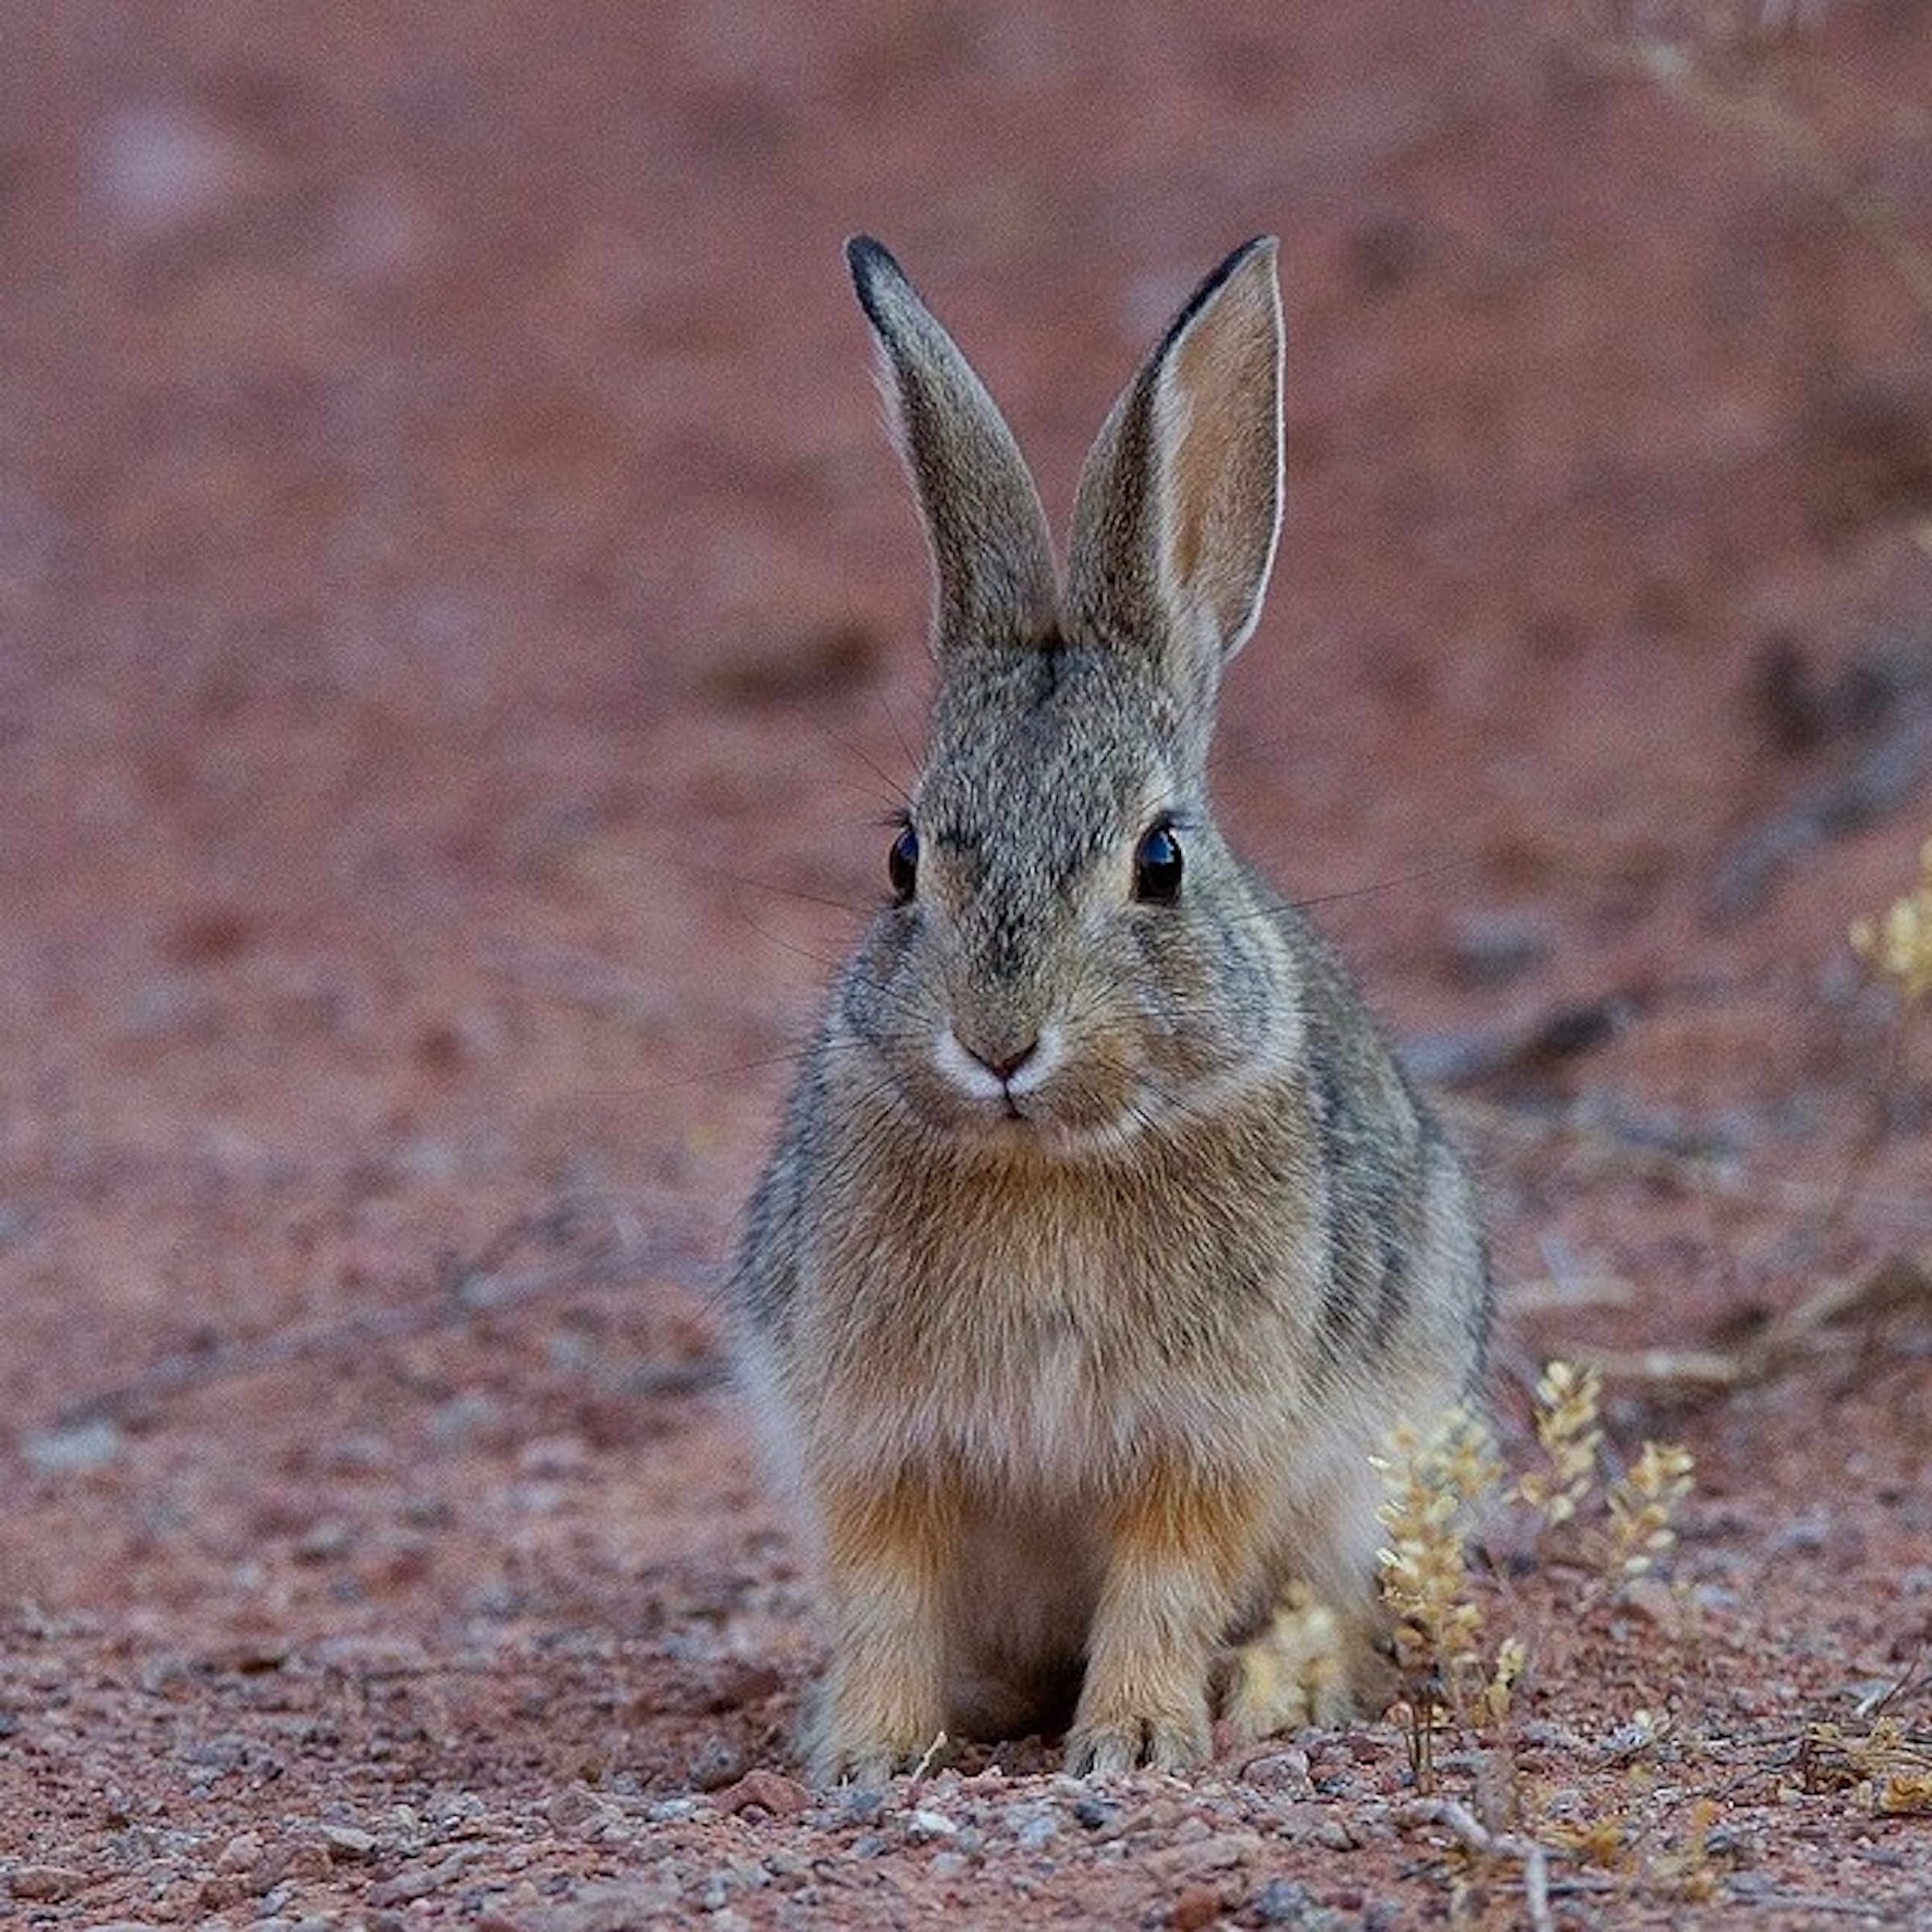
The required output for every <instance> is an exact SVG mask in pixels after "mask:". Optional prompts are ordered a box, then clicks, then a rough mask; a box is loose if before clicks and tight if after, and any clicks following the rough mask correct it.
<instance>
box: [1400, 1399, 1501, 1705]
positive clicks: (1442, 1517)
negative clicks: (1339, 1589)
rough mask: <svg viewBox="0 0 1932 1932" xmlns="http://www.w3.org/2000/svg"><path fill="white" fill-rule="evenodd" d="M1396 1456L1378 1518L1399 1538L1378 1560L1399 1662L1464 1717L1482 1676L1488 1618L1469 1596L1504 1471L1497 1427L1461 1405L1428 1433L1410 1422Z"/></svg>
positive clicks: (1402, 1431)
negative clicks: (1476, 1546)
mask: <svg viewBox="0 0 1932 1932" xmlns="http://www.w3.org/2000/svg"><path fill="white" fill-rule="evenodd" d="M1390 1449H1391V1454H1390V1455H1389V1456H1388V1457H1387V1458H1385V1459H1380V1460H1378V1462H1377V1468H1379V1469H1380V1470H1381V1474H1382V1480H1383V1483H1384V1484H1385V1488H1386V1489H1387V1495H1386V1496H1385V1499H1384V1501H1383V1502H1382V1505H1381V1508H1380V1509H1379V1510H1377V1515H1378V1516H1379V1517H1381V1521H1382V1525H1383V1527H1384V1528H1385V1529H1386V1530H1388V1531H1389V1542H1388V1543H1387V1544H1386V1546H1385V1547H1384V1548H1383V1549H1382V1550H1381V1551H1379V1552H1378V1555H1379V1557H1380V1560H1381V1587H1382V1596H1383V1598H1384V1600H1385V1601H1386V1602H1387V1604H1389V1608H1390V1609H1392V1610H1393V1612H1395V1616H1396V1649H1397V1658H1398V1661H1399V1662H1401V1663H1402V1668H1403V1672H1404V1674H1405V1675H1410V1674H1415V1673H1419V1674H1424V1675H1426V1674H1431V1673H1433V1674H1435V1676H1436V1677H1438V1678H1440V1680H1441V1682H1442V1684H1443V1689H1444V1690H1445V1691H1447V1693H1448V1695H1450V1697H1451V1699H1452V1701H1453V1702H1454V1703H1455V1705H1456V1707H1457V1709H1458V1711H1462V1710H1463V1709H1464V1708H1466V1704H1467V1699H1466V1697H1465V1696H1464V1695H1463V1694H1464V1693H1465V1692H1466V1691H1468V1688H1469V1686H1471V1685H1472V1682H1474V1681H1475V1678H1476V1674H1477V1671H1478V1670H1479V1669H1480V1639H1481V1631H1482V1621H1483V1612H1482V1608H1481V1606H1480V1604H1477V1603H1476V1601H1475V1600H1474V1599H1473V1597H1472V1596H1471V1594H1470V1590H1469V1560H1468V1542H1469V1534H1470V1530H1471V1529H1472V1526H1473V1519H1474V1515H1475V1512H1476V1506H1477V1505H1479V1504H1480V1502H1481V1501H1483V1499H1484V1497H1486V1496H1488V1495H1489V1494H1491V1493H1492V1492H1493V1491H1494V1489H1495V1488H1496V1485H1497V1484H1498V1483H1499V1482H1500V1481H1501V1476H1502V1465H1501V1463H1499V1462H1498V1461H1497V1459H1496V1451H1495V1448H1494V1447H1493V1446H1492V1443H1491V1441H1490V1439H1489V1432H1488V1429H1487V1428H1486V1427H1484V1425H1483V1423H1482V1422H1480V1421H1479V1420H1478V1419H1477V1418H1476V1417H1475V1416H1474V1415H1472V1414H1471V1413H1470V1412H1469V1411H1468V1410H1467V1409H1464V1408H1462V1407H1460V1406H1458V1407H1456V1408H1453V1409H1451V1410H1447V1411H1446V1412H1445V1414H1443V1417H1442V1418H1441V1419H1440V1420H1439V1422H1438V1423H1437V1424H1436V1426H1435V1428H1434V1429H1433V1430H1431V1431H1430V1433H1429V1434H1428V1435H1423V1434H1422V1433H1421V1432H1420V1431H1419V1430H1417V1429H1415V1428H1414V1427H1413V1426H1411V1425H1410V1424H1408V1423H1406V1422H1405V1423H1404V1424H1402V1426H1401V1427H1399V1428H1398V1429H1397V1430H1396V1431H1395V1433H1394V1435H1393V1437H1392V1439H1391V1442H1390Z"/></svg>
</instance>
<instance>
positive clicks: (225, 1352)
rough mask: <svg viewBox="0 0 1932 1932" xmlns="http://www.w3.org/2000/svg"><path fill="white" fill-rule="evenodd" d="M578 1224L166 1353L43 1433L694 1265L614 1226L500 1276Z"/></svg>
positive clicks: (710, 1364) (578, 1213)
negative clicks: (370, 1306) (412, 1283)
mask: <svg viewBox="0 0 1932 1932" xmlns="http://www.w3.org/2000/svg"><path fill="white" fill-rule="evenodd" d="M582 1218H583V1210H582V1207H581V1205H580V1204H578V1203H555V1204H554V1205H552V1206H551V1207H550V1208H547V1209H544V1210H543V1211H542V1212H539V1213H536V1214H531V1215H523V1216H518V1218H517V1219H516V1220H513V1221H510V1222H509V1223H507V1224H506V1225H505V1226H504V1227H503V1228H500V1229H499V1230H498V1231H497V1233H495V1234H494V1235H493V1236H491V1237H490V1238H489V1241H486V1242H485V1243H484V1245H483V1246H482V1247H481V1249H479V1250H478V1251H477V1253H475V1254H474V1255H473V1256H471V1257H468V1258H467V1259H465V1258H464V1257H457V1256H448V1257H444V1259H443V1261H441V1262H440V1265H438V1267H437V1269H436V1277H437V1280H436V1293H435V1294H432V1295H431V1296H429V1297H427V1298H424V1299H422V1300H419V1301H414V1302H406V1303H404V1304H403V1305H402V1306H400V1307H383V1308H378V1309H376V1310H374V1311H370V1312H368V1313H365V1314H358V1315H352V1316H350V1317H349V1318H348V1319H345V1320H341V1321H325V1322H316V1323H308V1324H307V1325H305V1326H302V1327H291V1328H284V1329H279V1330H275V1331H272V1332H271V1333H269V1334H267V1335H256V1336H252V1337H250V1338H249V1339H248V1340H242V1341H232V1342H224V1343H221V1344H217V1346H215V1347H213V1348H198V1349H196V1350H193V1351H192V1352H178V1353H175V1354H172V1355H167V1356H163V1357H162V1358H161V1359H160V1360H159V1361H155V1362H153V1363H151V1364H149V1365H148V1366H147V1368H145V1369H142V1370H141V1371H140V1373H138V1374H136V1375H134V1376H130V1377H129V1378H128V1379H127V1380H126V1381H124V1382H119V1383H117V1384H115V1385H113V1386H111V1387H109V1388H107V1389H99V1390H97V1391H96V1392H95V1393H93V1394H92V1395H89V1396H85V1397H82V1398H81V1400H80V1401H78V1402H71V1403H69V1404H68V1405H67V1406H65V1407H64V1408H63V1409H61V1410H58V1411H57V1412H56V1414H54V1415H53V1416H52V1418H50V1420H49V1421H48V1422H47V1423H46V1424H45V1425H44V1427H45V1429H46V1430H47V1431H48V1432H50V1433H59V1432H63V1431H66V1430H73V1429H78V1428H81V1427H84V1426H85V1425H87V1424H88V1423H89V1422H100V1421H104V1420H115V1419H118V1418H122V1417H125V1416H126V1415H128V1414H131V1413H138V1411H140V1410H144V1409H146V1408H147V1407H149V1406H151V1405H152V1404H154V1403H155V1402H164V1401H167V1400H168V1399H169V1398H171V1397H175V1396H179V1395H183V1394H185V1393H188V1391H190V1390H192V1389H203V1388H206V1387H208V1386H209V1385H211V1384H213V1383H217V1382H222V1381H233V1380H235V1379H236V1378H237V1377H242V1376H250V1375H263V1374H266V1373H270V1371H272V1370H275V1369H284V1368H287V1367H288V1366H290V1365H291V1364H294V1363H296V1362H301V1361H308V1360H312V1359H313V1358H315V1357H316V1356H327V1355H338V1354H344V1353H349V1352H355V1353H368V1352H372V1351H373V1350H375V1349H377V1348H379V1347H380V1346H382V1345H383V1344H391V1343H394V1342H398V1341H402V1340H407V1339H409V1338H411V1337H412V1336H415V1335H427V1334H429V1333H431V1331H435V1330H436V1329H439V1328H446V1327H456V1326H458V1325H460V1324H462V1323H469V1322H474V1321H477V1320H480V1319H483V1318H485V1317H486V1316H489V1315H500V1314H503V1313H506V1312H510V1311H514V1310H518V1309H522V1308H526V1307H530V1305H531V1304H532V1303H534V1302H540V1301H544V1300H547V1299H549V1298H551V1297H553V1296H556V1295H559V1294H573V1293H581V1292H583V1291H584V1290H588V1289H599V1288H607V1287H613V1286H629V1285H630V1284H632V1283H634V1282H638V1281H640V1280H642V1279H644V1278H646V1277H648V1276H650V1275H652V1274H663V1273H666V1272H667V1271H673V1270H675V1271H677V1272H680V1273H688V1272H689V1271H691V1269H693V1268H694V1267H695V1266H696V1265H697V1262H696V1253H695V1245H694V1244H692V1243H691V1242H689V1241H687V1240H685V1239H683V1238H679V1236H675V1235H674V1234H672V1233H671V1232H660V1233H658V1234H656V1235H654V1236H651V1237H649V1238H646V1237H642V1236H640V1235H639V1234H638V1232H637V1231H636V1230H635V1229H634V1228H630V1227H629V1226H627V1225H624V1224H610V1225H608V1226H605V1227H604V1228H601V1229H599V1230H597V1232H594V1233H593V1234H592V1236H590V1238H589V1239H588V1241H585V1242H584V1243H583V1245H580V1247H579V1249H578V1251H577V1252H576V1253H573V1254H571V1255H570V1256H568V1257H567V1258H565V1259H564V1260H562V1261H556V1262H554V1263H552V1264H551V1265H549V1266H547V1267H539V1268H535V1269H530V1270H528V1271H527V1272H526V1273H522V1274H506V1273H504V1272H503V1269H504V1267H505V1265H506V1263H507V1262H508V1261H510V1259H512V1258H513V1257H514V1256H515V1255H516V1254H517V1253H518V1252H519V1251H520V1250H521V1249H525V1248H527V1247H531V1246H541V1247H547V1248H555V1247H557V1246H559V1245H563V1244H564V1243H566V1242H569V1241H573V1240H580V1239H581V1236H580V1221H581V1220H582ZM723 1374H724V1369H723V1364H722V1363H721V1362H720V1360H718V1359H717V1358H716V1357H712V1356H706V1357H703V1358H700V1360H696V1361H693V1362H687V1363H679V1364H675V1365H672V1366H667V1367H666V1368H665V1369H663V1371H662V1372H661V1374H660V1375H659V1376H655V1377H652V1378H651V1379H650V1388H651V1389H653V1390H654V1391H658V1390H661V1391H663V1392H666V1393H672V1392H675V1393H682V1392H683V1391H685V1390H688V1389H701V1388H704V1387H708V1386H709V1385H712V1384H713V1383H715V1382H716V1381H720V1380H721V1379H722V1377H723Z"/></svg>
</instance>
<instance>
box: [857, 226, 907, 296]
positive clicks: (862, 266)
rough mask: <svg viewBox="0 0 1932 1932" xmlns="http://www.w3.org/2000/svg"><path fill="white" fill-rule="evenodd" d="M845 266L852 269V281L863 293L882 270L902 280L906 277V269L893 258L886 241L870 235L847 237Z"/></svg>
mask: <svg viewBox="0 0 1932 1932" xmlns="http://www.w3.org/2000/svg"><path fill="white" fill-rule="evenodd" d="M845 266H846V267H847V268H848V269H849V270H851V271H852V281H853V283H855V284H856V285H857V287H858V290H859V292H860V294H861V295H863V294H864V293H865V290H866V288H867V287H869V285H870V284H871V283H873V281H874V280H876V279H877V277H878V275H880V273H881V271H883V272H885V273H886V274H889V275H897V276H898V279H900V280H901V281H904V280H905V279H906V277H905V271H904V270H902V269H901V267H900V266H899V265H898V262H895V261H894V260H893V258H892V256H891V254H890V251H889V250H887V249H886V246H885V245H884V243H882V242H875V241H874V240H873V238H872V237H871V236H870V235H864V234H860V235H851V236H848V237H847V238H846V242H845Z"/></svg>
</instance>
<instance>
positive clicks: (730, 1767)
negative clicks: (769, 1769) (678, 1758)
mask: <svg viewBox="0 0 1932 1932" xmlns="http://www.w3.org/2000/svg"><path fill="white" fill-rule="evenodd" d="M744 1776H745V1753H744V1752H742V1751H741V1750H740V1749H739V1748H737V1746H736V1745H734V1744H730V1743H728V1742H727V1741H726V1740H725V1739H724V1738H722V1737H708V1738H706V1739H704V1740H703V1741H702V1742H701V1743H700V1744H699V1746H698V1748H697V1749H696V1751H694V1752H692V1753H691V1782H692V1783H693V1784H694V1785H696V1786H697V1788H698V1789H699V1790H700V1791H719V1790H723V1789H724V1787H725V1785H729V1784H735V1783H736V1782H737V1780H738V1779H740V1778H741V1777H744Z"/></svg>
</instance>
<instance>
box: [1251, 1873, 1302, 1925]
mask: <svg viewBox="0 0 1932 1932" xmlns="http://www.w3.org/2000/svg"><path fill="white" fill-rule="evenodd" d="M1314 1903H1315V1901H1314V1900H1313V1899H1312V1898H1311V1897H1310V1896H1309V1893H1308V1889H1307V1886H1305V1885H1297V1884H1295V1882H1294V1880H1292V1879H1287V1878H1271V1879H1269V1881H1268V1882H1267V1884H1266V1885H1263V1886H1262V1887H1261V1890H1260V1891H1258V1892H1257V1893H1255V1895H1254V1897H1253V1900H1252V1901H1249V1908H1248V1909H1249V1910H1250V1911H1251V1912H1253V1914H1254V1916H1255V1917H1256V1918H1257V1919H1259V1920H1260V1921H1261V1923H1262V1924H1263V1925H1264V1926H1302V1925H1306V1924H1307V1922H1308V1918H1309V1909H1310V1908H1311V1906H1312V1905H1314Z"/></svg>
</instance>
